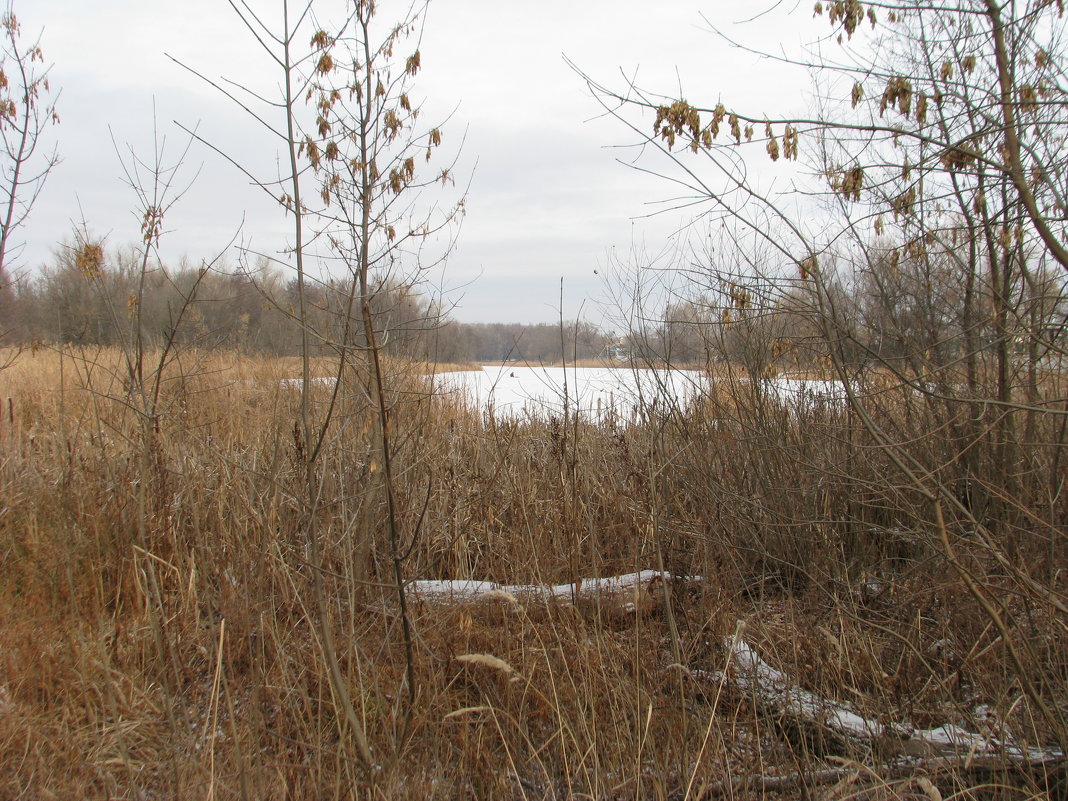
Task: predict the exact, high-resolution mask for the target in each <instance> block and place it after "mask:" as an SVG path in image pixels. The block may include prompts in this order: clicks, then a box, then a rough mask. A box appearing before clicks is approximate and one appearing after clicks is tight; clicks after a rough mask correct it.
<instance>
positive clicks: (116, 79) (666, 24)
mask: <svg viewBox="0 0 1068 801" xmlns="http://www.w3.org/2000/svg"><path fill="white" fill-rule="evenodd" d="M330 2H336V0H330ZM252 5H253V6H254V7H257V8H258V7H265V8H267V9H275V8H276V7H277V6H278V5H279V4H278V2H277V1H276V0H254V2H253V3H252ZM395 5H396V4H394V3H392V2H391V0H382V1H381V2H380V10H381V13H382V14H384V15H388V14H389V12H390V8H391V6H395ZM769 6H771V7H774V10H773V12H772V13H771V14H770V15H769V16H767V17H765V18H762V19H761V20H759V21H757V22H754V23H749V24H745V25H735V23H736V22H738V21H739V20H740V19H742V18H745V17H749V16H752V15H754V14H756V13H758V12H760V11H761V10H763V9H765V8H767V7H769ZM810 8H811V4H810V3H807V2H805V3H801V2H798V3H797V4H795V3H794V2H793V0H790V2H787V3H782V2H780V3H776V1H775V0H760V2H759V3H745V2H741V3H740V2H727V1H726V0H704V1H703V2H702V1H701V0H658V2H656V3H650V2H648V0H542V1H541V2H539V3H529V2H522V3H520V2H514V1H513V0H433V2H432V3H431V6H430V10H429V15H428V18H427V23H426V30H425V33H424V40H423V44H422V47H421V54H422V65H423V69H422V72H421V73H420V75H419V81H418V86H417V89H418V92H420V93H421V94H423V95H424V96H425V98H426V102H425V105H424V113H425V114H427V115H428V117H430V118H433V117H436V116H441V115H444V114H448V113H449V112H451V111H453V110H454V109H455V113H454V114H453V115H452V117H451V118H450V121H449V123H448V124H447V126H446V127H445V129H444V130H445V136H446V144H448V143H449V142H453V143H455V142H458V141H459V139H460V138H461V137H462V136H464V135H466V141H465V144H464V148H463V151H462V155H461V161H460V166H461V170H460V173H461V175H463V176H468V177H469V178H470V191H469V194H468V197H467V209H468V213H467V217H466V220H465V222H464V224H463V228H462V230H461V232H460V237H459V240H458V245H457V248H456V250H455V252H454V254H453V256H452V258H451V259H450V261H449V263H448V265H447V268H446V271H445V274H444V276H443V282H444V285H445V286H446V287H447V288H452V292H451V294H450V295H449V299H450V300H451V301H452V302H454V303H455V304H456V309H455V311H454V316H455V317H456V318H458V319H461V320H465V321H496V320H517V321H549V320H553V319H555V318H556V317H557V315H558V313H559V312H558V307H559V305H560V304H559V284H560V280H561V278H562V279H563V281H564V294H565V300H564V310H563V311H564V314H565V316H567V317H574V316H575V315H576V314H578V312H579V309H580V307H583V308H584V309H585V310H586V311H589V310H591V309H594V308H595V307H596V301H597V300H598V299H600V298H601V297H603V296H604V294H605V287H604V286H603V284H602V280H603V276H604V274H605V273H606V272H607V270H606V267H607V266H608V265H609V263H610V262H611V261H612V258H611V256H610V254H611V253H612V252H613V249H615V251H616V252H620V253H626V252H629V251H630V249H631V247H632V243H634V242H636V241H637V242H644V243H645V245H646V247H647V248H649V249H650V250H652V251H655V250H657V249H659V247H660V245H661V243H662V242H663V241H664V240H665V239H666V238H667V237H668V236H669V235H670V233H671V232H672V231H673V230H675V229H677V228H678V226H679V225H680V224H681V222H683V221H684V217H680V215H679V214H665V215H659V216H656V217H653V218H651V219H650V218H648V215H649V213H650V212H651V211H652V210H653V209H654V208H657V207H658V206H657V201H662V200H664V199H665V198H669V197H671V196H672V194H673V192H672V189H671V187H670V186H669V185H668V184H666V183H665V182H663V181H661V180H657V179H655V178H652V177H650V176H648V175H644V174H642V173H640V172H638V171H635V170H633V169H629V168H628V167H626V166H624V165H622V164H620V163H619V160H620V159H622V160H624V161H625V160H628V159H630V158H631V153H632V151H629V150H620V149H619V148H617V147H614V146H618V145H624V144H627V143H630V142H633V140H634V136H633V134H630V133H629V132H628V131H627V130H626V129H624V128H623V127H622V126H621V125H620V124H619V123H618V122H617V121H613V120H610V119H605V118H598V117H599V111H600V107H599V106H598V104H597V103H596V102H595V101H594V100H593V99H592V98H591V97H590V94H589V91H588V89H587V88H586V86H585V84H584V83H583V81H582V80H581V79H580V78H579V76H578V75H576V74H575V73H574V72H573V71H572V70H571V68H569V67H568V66H567V64H566V63H565V61H564V56H565V55H566V56H567V57H569V58H570V59H571V60H573V61H574V62H575V63H576V64H578V65H579V66H580V67H581V68H582V69H583V70H584V71H585V72H586V73H588V74H589V75H590V76H591V77H593V78H595V79H597V80H599V81H602V82H604V83H608V84H612V85H615V86H620V87H622V86H623V83H624V81H623V78H622V75H623V74H626V75H637V78H638V83H639V84H641V85H643V86H645V87H649V88H654V89H658V90H662V91H664V92H665V93H675V92H677V91H678V89H679V87H681V91H682V93H683V94H684V95H685V96H686V97H687V98H688V99H690V100H691V101H693V102H695V103H701V104H714V103H715V102H716V101H717V100H719V99H722V100H723V101H724V102H725V103H727V105H730V104H731V103H732V102H733V103H742V102H744V103H746V104H747V106H748V107H749V108H754V107H755V108H762V107H764V106H766V107H767V108H768V110H769V113H770V112H771V111H772V110H777V111H782V110H784V109H783V108H782V106H783V104H792V105H793V106H794V109H796V106H797V104H798V102H799V98H800V94H801V92H802V91H803V90H805V89H806V88H807V85H808V84H807V79H806V78H805V76H803V75H798V74H790V73H784V72H783V71H782V69H781V67H779V66H777V65H775V64H774V63H773V62H770V61H767V60H761V59H758V58H756V57H754V56H751V55H746V54H742V53H738V52H735V51H731V50H730V49H729V48H726V47H725V46H724V45H723V44H722V42H721V41H720V40H718V39H717V38H716V37H715V36H714V35H712V34H711V33H709V31H708V26H707V24H706V22H705V21H704V20H703V19H702V15H704V16H705V17H707V19H708V20H710V21H712V22H713V23H715V24H716V25H717V26H719V27H722V28H723V29H725V30H726V31H727V32H729V33H731V34H733V35H736V36H737V37H739V38H741V39H743V40H746V41H749V42H754V43H756V44H758V45H760V46H762V47H764V48H767V49H772V50H777V49H778V48H780V46H782V47H786V48H789V49H791V50H796V48H797V45H798V44H799V42H801V41H802V37H803V36H808V37H809V38H811V36H812V35H814V32H815V31H816V28H815V26H814V24H813V23H812V21H811V10H810ZM15 11H16V13H17V14H18V16H19V18H20V20H21V22H22V24H23V28H24V33H25V34H28V35H32V34H34V33H35V32H37V31H43V35H42V41H41V44H42V47H43V49H44V52H45V55H46V58H47V60H48V61H50V62H52V63H53V65H54V66H53V68H52V73H51V78H52V84H53V87H55V88H61V90H62V95H61V98H60V105H59V110H60V115H61V118H62V123H61V125H60V127H59V129H58V145H59V151H60V155H61V157H62V159H63V161H62V163H61V164H60V165H59V167H57V168H56V170H55V172H54V174H53V175H52V176H51V178H50V180H49V183H48V185H47V187H46V189H45V192H44V194H43V195H42V196H41V198H40V200H39V202H38V205H37V207H36V208H35V211H34V215H33V217H32V219H31V221H30V223H29V225H28V226H27V227H26V229H25V230H24V231H23V232H22V239H23V240H24V241H25V245H26V246H25V249H24V250H23V251H22V254H21V259H20V261H21V264H22V266H23V267H27V268H33V267H36V266H38V265H40V264H41V263H44V262H47V261H48V260H49V259H50V258H51V256H50V254H51V253H52V251H53V250H54V249H55V248H56V247H57V245H58V243H59V242H60V241H62V240H63V239H64V237H67V236H69V232H70V231H71V229H72V224H74V223H77V222H79V221H81V220H84V221H85V222H86V223H87V224H88V226H89V228H90V230H91V231H92V232H94V233H95V234H97V235H106V237H107V240H108V242H109V243H110V244H112V245H121V244H123V243H126V242H130V241H133V240H135V239H136V238H137V236H138V232H139V225H140V221H139V219H137V218H136V215H135V214H134V212H133V211H131V209H133V208H134V207H135V203H134V199H133V196H132V194H131V192H130V190H129V189H128V188H127V187H125V186H124V184H123V181H122V167H121V165H120V161H119V157H118V155H117V154H116V149H115V145H114V144H113V139H114V141H116V142H118V143H119V148H120V150H122V149H125V148H126V147H127V146H129V147H132V148H133V149H134V150H136V151H137V152H138V153H140V154H143V155H145V156H148V155H150V154H151V152H152V147H153V146H152V141H153V113H154V112H153V108H155V119H156V128H157V135H158V136H159V137H166V141H167V148H168V152H169V153H172V154H174V155H177V152H178V150H179V149H180V146H181V144H182V136H181V132H180V131H179V130H178V129H177V128H176V126H175V125H174V123H173V121H174V120H178V121H181V122H182V123H184V124H186V125H188V126H199V130H200V131H201V133H202V134H203V135H204V136H205V137H207V138H209V139H211V140H212V141H216V142H218V143H219V144H220V145H221V146H222V147H224V148H226V149H228V150H229V152H233V153H237V154H240V155H242V156H243V157H248V158H249V159H251V160H253V161H254V162H255V163H258V164H263V165H270V164H272V163H273V160H274V159H275V157H276V155H277V145H276V144H275V143H273V142H271V141H270V140H269V139H267V138H265V137H264V136H262V135H261V134H259V133H258V132H257V131H256V130H255V128H254V127H252V126H250V125H249V124H248V123H247V121H246V120H245V119H243V118H242V117H241V115H240V113H238V112H236V111H235V109H234V108H233V107H232V106H231V105H230V104H229V103H228V101H226V100H225V99H223V98H221V97H220V96H219V95H218V94H217V93H215V92H214V91H213V90H212V89H211V88H210V87H207V86H206V85H204V84H202V83H200V82H198V81H197V80H196V79H195V78H194V77H192V76H190V75H189V74H188V73H187V72H184V71H183V70H182V69H181V68H179V67H178V66H176V65H175V64H174V63H173V62H172V61H170V60H169V59H168V58H167V56H166V55H165V54H167V53H169V54H172V55H173V56H175V57H177V58H179V59H181V60H182V61H183V62H185V63H188V64H190V65H192V66H194V67H196V68H197V69H198V70H201V71H203V72H204V73H206V74H209V75H212V76H219V75H225V76H228V77H233V78H235V79H237V80H240V81H255V80H258V79H262V77H263V74H264V71H265V70H267V69H268V68H267V66H266V65H265V64H264V62H263V61H262V59H259V58H258V57H256V56H255V53H254V51H253V50H252V49H251V48H250V46H249V42H248V39H247V36H246V35H245V34H244V31H243V30H242V29H241V28H240V27H239V25H238V24H237V23H236V21H235V18H234V15H233V12H232V11H231V10H230V9H229V7H228V6H227V4H226V3H225V2H224V0H182V2H162V0H97V1H96V2H85V0H32V2H28V1H27V0H22V2H18V0H16V3H15ZM267 13H270V12H269V11H268V12H267ZM647 124H651V121H650V122H649V123H647ZM184 175H185V176H186V178H187V179H192V178H193V176H194V175H197V178H196V181H195V183H194V184H193V186H192V188H191V189H190V191H189V192H188V193H187V195H186V196H185V197H184V198H183V200H182V201H181V202H180V204H178V206H176V208H175V209H174V210H173V211H172V213H171V214H170V215H169V217H168V219H167V221H166V222H167V225H166V227H167V229H168V231H169V233H168V234H167V236H166V237H165V239H164V242H163V246H164V252H165V254H167V255H168V256H169V257H170V258H177V257H179V256H181V255H183V254H184V255H188V256H189V257H190V258H192V259H201V258H204V257H208V256H211V255H213V254H214V253H215V252H216V251H218V250H219V249H221V248H223V247H224V246H225V245H226V243H227V242H229V241H230V240H231V239H232V238H233V237H234V235H235V233H236V232H238V231H239V230H240V236H241V237H242V238H243V239H244V241H246V242H249V243H250V244H251V245H252V246H253V247H255V248H258V249H260V250H264V251H278V250H279V249H281V248H282V247H283V246H284V241H285V240H284V232H285V220H284V219H283V218H282V217H281V216H280V214H279V209H278V206H277V205H276V204H271V203H270V202H268V201H267V200H266V199H265V198H261V197H259V196H257V194H256V193H255V192H253V191H252V190H250V189H249V187H248V185H247V183H248V182H247V179H245V178H243V177H242V176H241V175H240V174H239V173H238V172H237V171H236V170H234V169H233V168H232V167H231V166H230V165H228V164H227V163H226V162H225V161H223V160H222V159H220V158H219V157H218V156H217V155H215V154H214V153H212V152H211V151H210V150H208V149H207V148H205V147H203V146H200V145H194V146H193V147H192V149H191V150H190V153H189V156H188V158H187V162H186V167H185V172H184ZM595 270H597V271H598V272H599V273H600V275H595V274H594V271H595Z"/></svg>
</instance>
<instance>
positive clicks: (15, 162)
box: [0, 5, 59, 334]
mask: <svg viewBox="0 0 1068 801" xmlns="http://www.w3.org/2000/svg"><path fill="white" fill-rule="evenodd" d="M0 27H2V28H3V31H2V34H0V35H2V36H3V40H4V43H3V51H2V54H0V137H2V139H3V152H2V153H0V160H2V162H3V163H2V165H0V334H3V333H4V330H5V329H6V328H8V327H10V325H11V313H12V311H13V298H14V289H13V287H12V281H13V275H12V272H11V257H12V255H13V252H14V250H15V240H14V234H15V232H16V231H17V230H18V228H19V226H21V225H22V224H23V223H24V222H25V221H26V218H27V217H28V216H29V214H30V211H31V210H32V209H33V205H34V202H35V201H36V200H37V198H38V196H39V195H40V193H41V190H42V189H43V188H44V184H45V179H46V178H48V174H49V173H50V172H51V171H52V168H53V167H54V166H55V165H56V163H57V162H58V160H59V158H58V156H57V154H56V151H55V149H54V148H53V150H52V151H51V152H49V151H48V150H47V147H48V138H47V133H48V131H49V129H50V128H51V127H52V126H53V125H55V124H56V123H58V122H59V116H58V114H57V113H56V99H57V94H56V93H53V92H52V90H51V87H50V86H49V83H48V71H49V70H48V67H47V66H46V65H45V63H44V53H43V51H42V50H41V45H40V40H39V39H38V40H35V41H33V42H31V43H29V44H27V43H25V42H24V41H23V39H22V28H21V25H20V24H19V21H18V19H17V18H16V16H15V13H14V11H13V10H12V8H11V6H10V5H9V6H8V8H7V10H6V11H5V12H4V15H3V18H2V19H0Z"/></svg>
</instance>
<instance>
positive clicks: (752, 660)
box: [727, 638, 884, 740]
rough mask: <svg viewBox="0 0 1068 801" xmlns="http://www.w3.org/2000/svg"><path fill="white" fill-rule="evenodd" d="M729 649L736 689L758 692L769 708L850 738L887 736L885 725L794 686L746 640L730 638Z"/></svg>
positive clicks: (867, 738)
mask: <svg viewBox="0 0 1068 801" xmlns="http://www.w3.org/2000/svg"><path fill="white" fill-rule="evenodd" d="M727 646H728V648H730V650H731V661H732V663H733V665H734V671H735V672H734V674H733V678H734V683H735V686H737V687H739V688H740V689H743V690H749V691H751V692H754V693H756V694H757V696H758V697H759V698H760V699H761V700H762V701H763V702H765V703H766V704H768V705H769V706H772V707H774V708H776V709H779V710H781V711H783V712H785V713H787V714H790V715H795V716H796V717H799V718H803V719H804V720H809V721H813V722H817V723H822V724H823V725H824V726H826V727H827V728H828V729H830V730H831V731H834V732H837V733H838V734H842V735H845V736H846V737H853V738H860V739H864V740H870V739H872V738H874V737H878V736H879V735H881V734H882V733H883V731H884V727H883V726H882V725H881V724H879V723H877V722H875V721H872V720H868V719H867V718H865V717H863V716H862V715H858V714H857V713H856V712H854V711H853V710H852V709H850V708H849V707H848V706H846V705H845V704H840V703H838V702H836V701H831V700H830V699H827V698H823V697H822V696H819V695H816V694H815V693H810V692H808V691H807V690H803V689H801V688H800V687H798V686H796V685H794V684H791V683H790V682H789V681H788V680H787V678H786V676H785V675H784V674H783V673H781V672H780V671H778V670H776V669H775V668H773V667H772V666H771V665H769V664H768V663H767V662H765V661H764V660H763V659H761V658H760V656H759V655H758V654H757V652H756V651H755V650H754V649H753V647H752V646H750V645H749V643H747V642H746V641H745V640H743V639H741V638H730V639H728V640H727Z"/></svg>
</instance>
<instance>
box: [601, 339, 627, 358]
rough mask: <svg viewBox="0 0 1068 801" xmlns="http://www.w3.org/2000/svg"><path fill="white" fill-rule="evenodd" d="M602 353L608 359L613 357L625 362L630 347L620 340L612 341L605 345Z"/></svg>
mask: <svg viewBox="0 0 1068 801" xmlns="http://www.w3.org/2000/svg"><path fill="white" fill-rule="evenodd" d="M604 355H605V356H606V357H607V358H609V359H615V360H616V361H617V362H625V361H626V360H627V359H629V358H630V348H628V347H627V346H626V345H625V344H624V343H622V342H613V343H611V344H610V345H606V346H605V349H604Z"/></svg>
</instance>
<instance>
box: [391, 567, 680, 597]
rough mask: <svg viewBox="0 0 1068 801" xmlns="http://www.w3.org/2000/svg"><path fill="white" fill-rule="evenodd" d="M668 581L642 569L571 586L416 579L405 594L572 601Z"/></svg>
mask: <svg viewBox="0 0 1068 801" xmlns="http://www.w3.org/2000/svg"><path fill="white" fill-rule="evenodd" d="M657 578H660V579H662V580H664V581H670V580H671V578H672V577H671V575H670V574H669V573H661V572H660V571H658V570H641V571H639V572H637V573H626V574H624V575H621V576H608V577H606V578H589V579H579V580H578V581H576V582H575V583H574V584H556V585H545V584H495V583H494V582H492V581H475V580H472V579H453V580H415V581H410V582H408V591H409V592H411V593H412V594H413V595H415V596H416V597H417V598H423V599H425V600H430V601H433V600H444V601H476V600H479V599H483V598H486V597H487V596H488V597H490V598H493V597H497V598H501V597H505V596H508V595H510V596H512V597H514V598H516V599H520V598H522V599H543V598H556V599H558V600H564V601H567V600H571V599H572V598H577V597H579V596H593V597H596V596H598V595H619V594H622V593H625V592H628V591H629V592H633V593H637V592H639V591H641V590H643V589H645V588H646V587H647V586H648V585H649V583H650V582H652V581H653V580H654V579H657Z"/></svg>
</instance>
